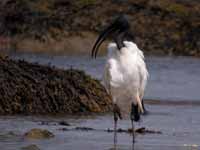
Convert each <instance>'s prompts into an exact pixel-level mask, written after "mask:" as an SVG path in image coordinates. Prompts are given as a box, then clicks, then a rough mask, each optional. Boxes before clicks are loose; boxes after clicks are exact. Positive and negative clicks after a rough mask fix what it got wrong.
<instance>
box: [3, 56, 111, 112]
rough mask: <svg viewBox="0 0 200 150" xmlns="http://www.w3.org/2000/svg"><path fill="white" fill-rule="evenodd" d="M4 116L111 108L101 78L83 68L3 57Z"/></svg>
mask: <svg viewBox="0 0 200 150" xmlns="http://www.w3.org/2000/svg"><path fill="white" fill-rule="evenodd" d="M0 83H1V84H0V115H4V114H6V115H8V114H40V115H41V114H50V113H51V114H58V113H65V114H75V113H89V112H106V111H110V110H111V107H112V101H111V98H110V96H109V95H108V94H107V93H106V90H105V89H104V87H103V86H102V85H101V84H100V82H99V81H98V80H95V79H92V78H91V77H90V76H88V75H86V74H85V73H84V72H83V71H80V70H75V69H69V70H62V69H57V68H53V67H50V66H42V65H38V64H32V63H28V62H25V61H21V60H19V61H14V60H10V59H7V58H6V59H4V58H1V57H0Z"/></svg>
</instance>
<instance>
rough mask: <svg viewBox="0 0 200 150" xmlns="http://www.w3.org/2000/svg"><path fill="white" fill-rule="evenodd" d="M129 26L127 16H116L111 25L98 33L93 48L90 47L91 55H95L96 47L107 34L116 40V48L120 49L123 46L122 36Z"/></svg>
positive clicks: (126, 32) (123, 36)
mask: <svg viewBox="0 0 200 150" xmlns="http://www.w3.org/2000/svg"><path fill="white" fill-rule="evenodd" d="M129 28H130V25H129V22H128V20H127V18H126V17H125V16H123V15H120V16H119V17H117V18H116V19H115V20H114V21H113V23H111V25H109V26H108V27H107V28H106V29H105V30H103V32H102V33H101V34H100V35H99V37H98V39H97V40H96V42H95V44H94V46H93V48H92V57H95V58H96V56H97V53H98V49H99V47H100V45H101V44H102V43H103V41H105V39H106V38H107V37H109V36H111V38H112V39H113V40H114V41H115V42H116V44H117V47H118V49H119V50H120V49H121V48H122V47H124V43H123V41H124V38H125V36H126V35H127V34H128V30H129Z"/></svg>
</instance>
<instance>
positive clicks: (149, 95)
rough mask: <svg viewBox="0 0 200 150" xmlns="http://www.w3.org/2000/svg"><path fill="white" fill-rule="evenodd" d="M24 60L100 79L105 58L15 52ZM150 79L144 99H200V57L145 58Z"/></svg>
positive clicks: (18, 57) (17, 57)
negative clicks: (77, 70) (70, 69)
mask: <svg viewBox="0 0 200 150" xmlns="http://www.w3.org/2000/svg"><path fill="white" fill-rule="evenodd" d="M12 57H13V58H15V59H25V60H28V61H31V62H38V63H40V64H47V65H52V66H56V67H60V68H64V69H65V68H70V67H73V68H78V69H81V70H85V71H86V72H87V73H88V74H90V75H92V76H93V77H96V78H98V79H100V80H101V77H102V73H103V66H104V63H105V58H104V57H100V58H97V59H91V58H90V57H86V56H83V57H68V56H54V57H50V56H45V55H43V56H42V55H30V54H18V55H13V56H12ZM146 63H147V67H148V70H149V74H150V78H149V81H148V85H147V88H146V91H145V98H146V99H159V100H161V99H162V100H191V101H200V92H199V89H200V78H199V76H200V69H199V68H200V59H198V58H192V57H147V58H146Z"/></svg>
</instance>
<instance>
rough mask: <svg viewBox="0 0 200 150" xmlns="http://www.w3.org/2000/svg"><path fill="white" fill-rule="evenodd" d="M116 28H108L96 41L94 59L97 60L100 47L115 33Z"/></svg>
mask: <svg viewBox="0 0 200 150" xmlns="http://www.w3.org/2000/svg"><path fill="white" fill-rule="evenodd" d="M115 30H116V29H115V27H113V25H111V26H109V27H108V28H106V29H105V30H104V31H103V32H102V33H101V34H100V35H99V37H98V39H97V40H96V42H95V44H94V46H93V48H92V55H91V56H92V58H93V57H94V58H96V56H97V53H98V49H99V47H100V45H101V44H102V43H103V41H105V39H106V37H107V36H108V35H109V34H111V33H112V32H113V31H115Z"/></svg>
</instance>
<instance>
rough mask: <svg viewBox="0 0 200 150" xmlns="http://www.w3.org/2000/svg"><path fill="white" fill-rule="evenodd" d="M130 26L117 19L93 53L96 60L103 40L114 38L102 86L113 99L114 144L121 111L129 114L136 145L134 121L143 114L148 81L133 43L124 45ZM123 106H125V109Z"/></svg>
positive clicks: (128, 42) (142, 63)
mask: <svg viewBox="0 0 200 150" xmlns="http://www.w3.org/2000/svg"><path fill="white" fill-rule="evenodd" d="M129 28H130V25H129V22H128V20H127V19H126V17H125V16H119V17H118V18H117V19H116V20H115V21H114V22H113V23H112V24H111V25H110V26H108V27H107V28H106V29H105V30H104V31H103V32H102V33H101V34H100V35H99V37H98V39H97V40H96V43H95V44H94V47H93V49H92V57H95V58H96V55H97V53H98V48H99V47H100V45H101V44H102V42H103V41H104V40H105V39H106V37H108V36H110V35H111V37H112V38H113V40H114V43H110V44H109V45H108V49H107V50H108V55H107V60H106V65H105V68H104V74H103V83H104V86H105V88H106V90H107V91H108V93H109V94H110V95H111V96H112V100H113V113H114V142H116V140H117V131H116V130H117V121H118V118H120V119H121V118H122V113H121V112H122V111H121V110H124V109H125V110H130V111H129V113H130V119H131V124H132V133H133V143H134V141H135V134H134V125H133V121H136V122H137V121H139V120H140V114H142V113H144V112H145V111H146V110H145V108H144V103H143V101H142V98H143V95H144V90H145V86H146V83H147V78H148V71H147V68H146V64H145V62H144V55H143V52H142V51H141V50H140V49H139V48H138V47H137V45H136V44H135V43H133V42H132V41H126V38H128V35H130V33H129ZM124 104H126V105H124Z"/></svg>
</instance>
